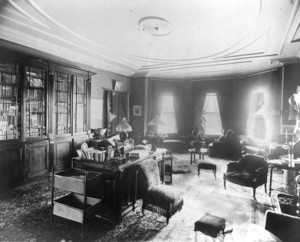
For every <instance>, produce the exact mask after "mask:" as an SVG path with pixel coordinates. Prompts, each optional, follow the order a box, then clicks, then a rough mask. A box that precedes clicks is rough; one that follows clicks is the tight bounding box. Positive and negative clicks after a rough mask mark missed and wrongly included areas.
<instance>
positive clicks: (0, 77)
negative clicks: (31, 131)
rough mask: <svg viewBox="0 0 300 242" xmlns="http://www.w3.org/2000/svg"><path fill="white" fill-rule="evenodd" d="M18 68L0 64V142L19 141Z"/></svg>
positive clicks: (12, 65)
mask: <svg viewBox="0 0 300 242" xmlns="http://www.w3.org/2000/svg"><path fill="white" fill-rule="evenodd" d="M18 73H19V66H18V65H14V64H9V63H0V140H11V139H20V134H21V132H20V131H21V115H20V110H21V109H20V76H19V74H18Z"/></svg>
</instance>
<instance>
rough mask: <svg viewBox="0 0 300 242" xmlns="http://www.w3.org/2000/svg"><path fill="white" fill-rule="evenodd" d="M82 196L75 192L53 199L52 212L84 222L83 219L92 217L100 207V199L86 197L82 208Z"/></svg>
mask: <svg viewBox="0 0 300 242" xmlns="http://www.w3.org/2000/svg"><path fill="white" fill-rule="evenodd" d="M83 205H84V196H82V195H80V194H76V193H70V194H68V195H65V196H63V197H61V198H58V199H56V200H54V204H53V214H54V215H56V216H59V217H63V218H66V219H69V220H72V221H75V222H78V223H83V222H84V211H85V219H89V218H91V217H93V216H94V215H95V214H96V213H97V212H98V211H99V209H100V206H101V200H100V199H97V198H92V197H87V198H86V205H85V210H84V208H83V207H84V206H83Z"/></svg>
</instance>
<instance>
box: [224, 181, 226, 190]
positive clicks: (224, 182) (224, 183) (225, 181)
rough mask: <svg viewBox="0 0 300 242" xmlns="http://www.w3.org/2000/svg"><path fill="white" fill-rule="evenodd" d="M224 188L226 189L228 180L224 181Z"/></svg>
mask: <svg viewBox="0 0 300 242" xmlns="http://www.w3.org/2000/svg"><path fill="white" fill-rule="evenodd" d="M224 188H225V189H226V179H224Z"/></svg>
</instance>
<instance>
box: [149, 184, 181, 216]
mask: <svg viewBox="0 0 300 242" xmlns="http://www.w3.org/2000/svg"><path fill="white" fill-rule="evenodd" d="M146 199H147V201H148V203H151V204H153V205H155V206H158V207H161V208H164V209H166V210H167V209H168V208H169V205H170V203H171V204H172V205H173V206H172V207H173V209H176V208H177V207H179V206H181V205H182V204H183V196H182V194H181V191H180V190H179V189H178V188H176V187H172V186H166V185H161V184H160V185H157V186H155V187H153V188H152V189H150V190H149V191H148V192H147V196H146Z"/></svg>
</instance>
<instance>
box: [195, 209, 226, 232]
mask: <svg viewBox="0 0 300 242" xmlns="http://www.w3.org/2000/svg"><path fill="white" fill-rule="evenodd" d="M225 223H226V220H225V219H224V218H221V217H218V216H215V215H212V214H210V213H206V214H204V216H203V217H201V218H200V219H199V220H197V221H196V222H195V228H194V231H200V232H202V233H204V234H206V235H209V236H211V237H214V238H216V237H217V236H218V234H219V233H220V232H223V231H224V229H225Z"/></svg>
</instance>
